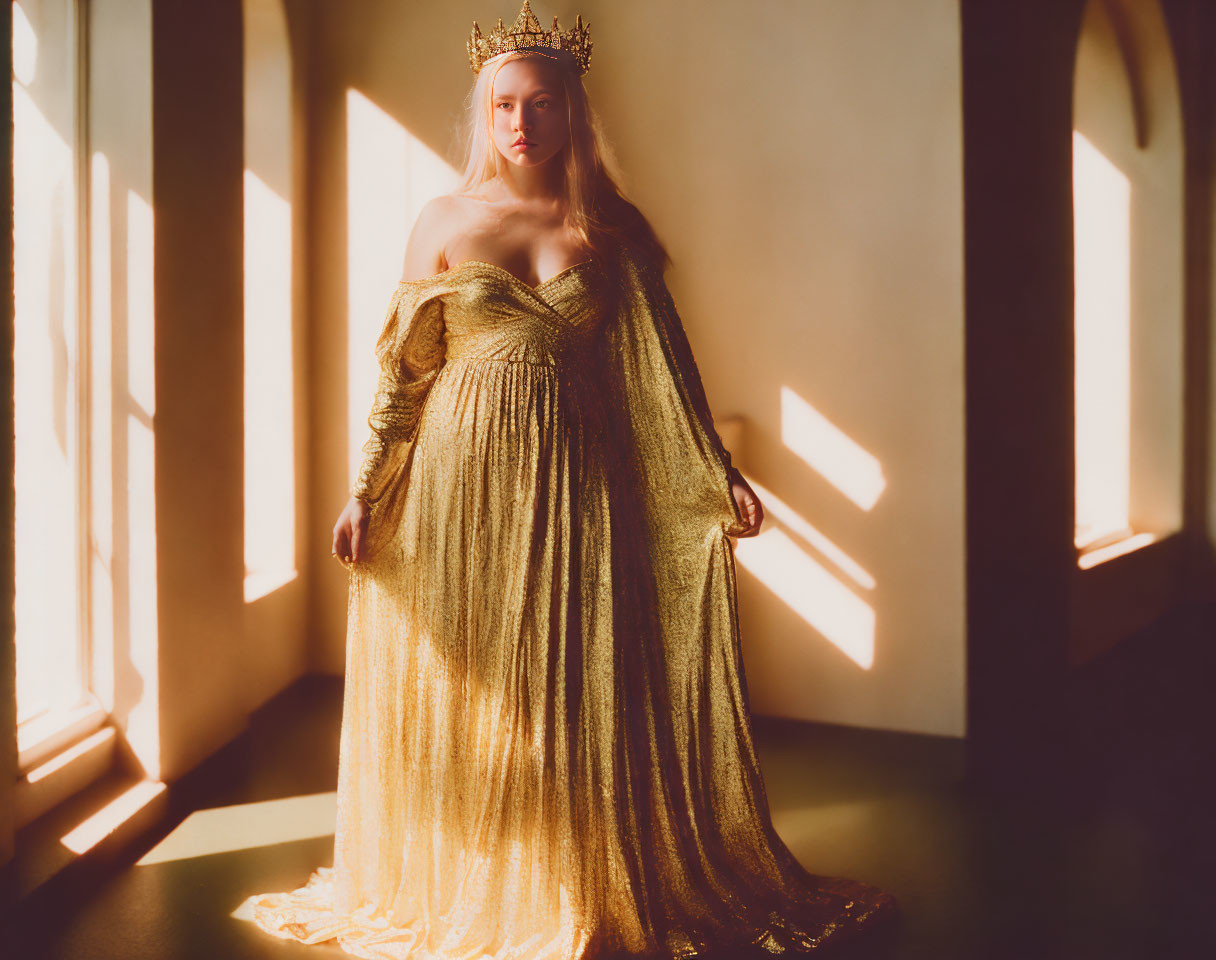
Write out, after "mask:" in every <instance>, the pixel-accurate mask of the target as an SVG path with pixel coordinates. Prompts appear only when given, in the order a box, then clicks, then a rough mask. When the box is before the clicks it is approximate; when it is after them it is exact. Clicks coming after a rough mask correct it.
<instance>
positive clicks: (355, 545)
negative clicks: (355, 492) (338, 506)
mask: <svg viewBox="0 0 1216 960" xmlns="http://www.w3.org/2000/svg"><path fill="white" fill-rule="evenodd" d="M367 515H368V508H367V504H366V503H364V502H363V501H362V500H357V499H356V498H354V497H351V498H350V499H349V500H347V501H346V506H345V507H343V508H342V512H341V513H340V514H339V515H338V521H337V523H335V524H334V546H333V556H335V557H337V558H338V560H339V561H341V563H342V565H343V566H345V565H346V564H347V563H348V562H350V561H351V560H352V559H354V560H355V561H356V562H358V561H359V560H362V559H363V551H364V544H365V543H366V541H367Z"/></svg>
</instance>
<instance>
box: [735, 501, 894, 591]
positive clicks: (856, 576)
mask: <svg viewBox="0 0 1216 960" xmlns="http://www.w3.org/2000/svg"><path fill="white" fill-rule="evenodd" d="M747 482H748V483H750V484H751V486H752V489H753V490H755V491H756V496H757V497H759V498H760V502H761V503H762V504H763V505H764V513H765V517H766V518H769V517H771V518H773V519H774V520H778V521H780V522H781V523H782V524H783V525H784V526H785V527H786V529H788V530H789V531H790V532H791V533H795V534H797V535H798V536H799V537H800V538H801V539H802V540H804V541H805V542H806V543H807V544H809V545H810V546H812V547H814V548H815V549H816V550H818V551H819V552H820V553H822V554H823V555H824V556H826V557H827V558H828V559H830V560H831V561H832V563H834V564H835V565H836V567H837V568H838V569H839V570H840V571H841V572H842V573H844V574H845V575H846V576H847V577H848V578H849V579H850V580H852V581H853V582H854V583H855V584H857V585H858V586H859V587H862V588H863V589H866V590H873V589H874V587H875V586H877V581H876V580H875V579H874V575H873V574H871V573H870V572H869V571H868V570H866V569H865V568H864V567H863V566H862V565H861V564H859V563H858V562H857V561H856V560H854V559H853V558H852V557H850V556H849V555H848V554H847V553H845V552H844V550H842V549H841V548H840V547H838V546H837V545H836V544H835V543H834V542H833V541H831V540H830V539H828V538H827V537H826V536H824V534H823V533H821V532H820V531H819V530H817V529H816V528H815V527H814V526H812V525H811V524H810V523H809V522H808V521H807V520H806V518H805V517H803V516H802V515H801V514H800V513H798V511H797V510H795V509H794V508H793V507H791V506H790V505H789V504H787V503H785V502H784V501H783V500H781V498H779V497H778V496H777V495H776V494H775V493H773V491H772V490H769V489H768V488H767V487H766V486H764V485H763V484H762V483H760V482H759V481H757V480H753V479H752V478H751V477H748V478H747Z"/></svg>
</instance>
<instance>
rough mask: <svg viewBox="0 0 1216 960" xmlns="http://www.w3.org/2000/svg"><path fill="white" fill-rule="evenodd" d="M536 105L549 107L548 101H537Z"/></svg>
mask: <svg viewBox="0 0 1216 960" xmlns="http://www.w3.org/2000/svg"><path fill="white" fill-rule="evenodd" d="M536 105H537V106H538V107H547V106H549V101H548V100H537V101H536Z"/></svg>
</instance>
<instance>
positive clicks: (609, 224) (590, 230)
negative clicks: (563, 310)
mask: <svg viewBox="0 0 1216 960" xmlns="http://www.w3.org/2000/svg"><path fill="white" fill-rule="evenodd" d="M535 55H536V54H534V53H532V52H531V51H528V50H514V51H512V52H510V53H508V54H506V55H505V56H503V57H501V58H499V59H498V60H496V61H495V62H494V63H492V64H487V65H486V66H485V67H484V68H482V70H481V71H480V72H479V73H478V74H477V79H476V80H474V81H473V86H472V87H471V88H470V90H469V95H468V97H467V99H466V100H465V113H464V123H463V134H464V157H465V161H464V175H463V180H462V182H461V184H460V188H459V190H460V191H461V192H467V191H470V190H473V189H475V188H476V187H478V186H480V185H481V184H482V183H485V182H486V181H487V180H491V179H493V178H494V177H495V176H497V175H498V173H499V170H500V169H501V167H500V165H501V164H503V163H506V161H505V160H504V159H503V157H502V155H501V154H500V153H499V152H498V150H497V148H496V147H495V146H494V142H493V140H492V139H491V137H490V129H491V126H492V125H493V122H494V117H493V111H494V104H493V99H492V94H493V92H494V77H495V76H496V75H497V73H498V71H499V70H501V69H502V67H503V65H504V64H506V63H509V62H510V61H512V60H519V59H521V58H523V57H528V56H535ZM551 62H552V61H551ZM558 62H559V63H560V66H558V67H557V71H558V73H559V74H560V75H561V78H562V85H563V88H564V90H565V94H566V112H567V117H568V119H569V122H570V139H569V141H568V143H567V144H566V146H564V147H563V148H562V151H563V152H562V155H561V156H560V157H559V158H555V159H557V160H559V161H560V162H561V163H562V166H563V171H564V177H563V186H564V192H565V201H566V211H567V212H566V222H567V225H568V226H569V227H570V229H571V230H572V231H573V232H574V234H575V235H576V236H577V237H578V238H579V239H580V240H581V241H582V242H583V244H584V245H585V246H587V247H588V248H589V249H590V250H591V251H592V256H593V257H594V258H596V259H599V258H601V257H604V258H606V259H610V258H611V255H612V254H613V253H614V252H615V251H616V249H617V248H618V247H620V246H630V247H632V248H633V249H634V250H635V251H636V252H637V253H639V254H640V255H642V256H643V257H647V258H651V259H653V260H655V261H656V262H657V263H658V265H659V269H660V271H662V270H664V269H666V267H667V266H668V264H669V263H670V262H671V257H670V255H669V254H668V252H667V248H666V247H665V246H664V245H663V243H662V242H661V241H660V240H659V238H658V235H657V234H656V233H655V232H654V228H653V227H652V226H651V225H650V222H649V221H648V220H647V219H646V217H645V216H643V215H642V212H641V211H640V210H638V208H637V207H636V206H635V205H634V204H633V203H632V202H631V201H630V200H629V199H628V198H627V197H626V196H625V193H624V191H623V190H622V189H621V187H620V182H619V181H620V179H621V176H620V173H619V169H620V168H619V166H618V164H617V162H616V157H615V156H614V154H613V152H612V148H611V146H610V145H609V144H608V141H607V138H606V137H605V136H604V134H603V129H602V127H601V125H600V121H599V118H598V117H597V115H596V113H595V111H594V110H593V109H592V107H591V103H590V101H589V100H588V98H587V91H586V88H584V86H583V81H582V77H580V76H579V75H578V74H576V73H575V72H574V70H573V69H572V68H571V67H570V66H569V65H567V63H566V59H565V58H562V59H561V60H560V61H558Z"/></svg>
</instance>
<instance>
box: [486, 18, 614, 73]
mask: <svg viewBox="0 0 1216 960" xmlns="http://www.w3.org/2000/svg"><path fill="white" fill-rule="evenodd" d="M465 46H466V48H467V49H468V51H469V65H470V66H471V67H472V68H473V72H474V73H479V72H480V71H481V68H482V65H483V64H484V63H485V62H486V61H487V60H489V59H491V58H492V57H496V56H498V55H499V54H500V53H508V52H509V51H511V50H526V49H528V48H536V47H540V48H544V49H548V50H565V51H566V52H567V53H569V54H571V55H572V56H573V57H574V60H575V63H576V64H577V65H578V72H579V74H580V75H582V74H584V73H586V72H587V70H588V68H589V67H590V66H591V25H590V24H587V25H585V26H584V24H583V16H582V14H579V15H578V16H577V17H575V18H574V26H573V27H571V28H570V29H569V30H567V31H566V32H565V33H563V32H562V30H561V27H559V26H558V25H557V17H554V18H553V29H552V30H542V29H541V26H540V21H539V20H537V19H536V15H535V14H533V13H532V7H531V6H530V5H529V2H528V0H524V5H523V6H522V7H520V10H519V16H518V17H516V18H515V22H514V23H513V24H511V29H510V30H507V29H505V28H504V27H503V25H502V17H499V18H498V26H496V27H495V28H494V29H493V30H491V31H490V33H489V35H488V36H485V37H483V36H482V35H481V28H480V27H478V26H477V21H476V20H474V21H473V32H472V33H470V34H469V39H468V42H467V43H466V44H465Z"/></svg>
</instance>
